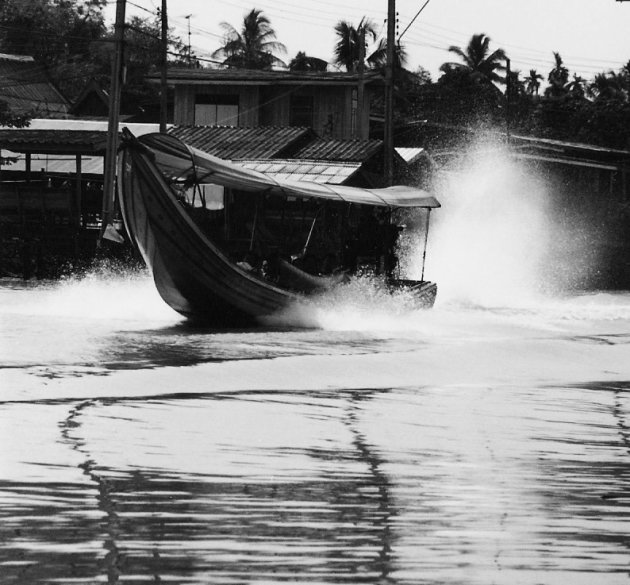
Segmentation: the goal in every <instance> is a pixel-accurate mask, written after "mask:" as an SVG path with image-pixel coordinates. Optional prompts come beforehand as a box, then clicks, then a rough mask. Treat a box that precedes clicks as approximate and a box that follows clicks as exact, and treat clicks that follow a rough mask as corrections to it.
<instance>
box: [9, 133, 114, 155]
mask: <svg viewBox="0 0 630 585" xmlns="http://www.w3.org/2000/svg"><path fill="white" fill-rule="evenodd" d="M106 141H107V132H104V131H99V130H30V129H24V128H20V129H11V130H0V148H6V149H8V150H11V151H14V152H32V153H35V152H37V153H47V154H55V153H89V154H97V153H104V152H105V145H106Z"/></svg>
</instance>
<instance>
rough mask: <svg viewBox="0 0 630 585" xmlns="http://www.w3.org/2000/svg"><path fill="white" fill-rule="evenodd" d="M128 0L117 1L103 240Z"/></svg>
mask: <svg viewBox="0 0 630 585" xmlns="http://www.w3.org/2000/svg"><path fill="white" fill-rule="evenodd" d="M125 8H126V0H116V21H115V24H114V43H115V45H114V46H115V48H116V51H115V55H114V66H113V71H112V84H111V88H110V96H109V119H108V123H107V145H106V150H105V164H104V169H103V172H104V174H103V217H102V225H101V240H102V238H103V235H104V234H105V230H106V229H107V226H108V225H109V224H111V221H112V214H113V210H114V190H115V184H116V157H117V154H118V121H119V119H120V89H121V85H122V69H123V67H122V65H123V44H124V41H125Z"/></svg>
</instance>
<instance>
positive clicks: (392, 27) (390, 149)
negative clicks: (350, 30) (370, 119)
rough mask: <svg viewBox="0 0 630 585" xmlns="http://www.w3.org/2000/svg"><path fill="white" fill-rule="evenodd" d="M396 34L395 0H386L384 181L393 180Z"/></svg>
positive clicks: (388, 182) (391, 181)
mask: <svg viewBox="0 0 630 585" xmlns="http://www.w3.org/2000/svg"><path fill="white" fill-rule="evenodd" d="M395 35H396V0H387V64H386V67H385V129H384V136H383V139H384V140H383V143H384V149H385V159H384V165H383V166H384V171H385V183H386V184H387V186H391V185H392V184H393V182H394V43H395V38H394V37H395Z"/></svg>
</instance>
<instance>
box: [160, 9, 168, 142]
mask: <svg viewBox="0 0 630 585" xmlns="http://www.w3.org/2000/svg"><path fill="white" fill-rule="evenodd" d="M161 17H162V63H161V73H162V75H161V78H160V132H161V133H162V134H166V112H167V108H168V83H167V79H166V66H167V63H168V17H167V15H166V0H162V12H161Z"/></svg>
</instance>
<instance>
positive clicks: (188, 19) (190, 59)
mask: <svg viewBox="0 0 630 585" xmlns="http://www.w3.org/2000/svg"><path fill="white" fill-rule="evenodd" d="M191 16H192V14H189V15H188V16H184V18H185V19H186V20H187V21H188V67H191V66H192V55H191V48H190V17H191Z"/></svg>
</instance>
